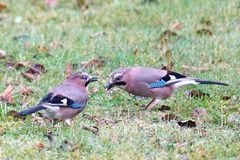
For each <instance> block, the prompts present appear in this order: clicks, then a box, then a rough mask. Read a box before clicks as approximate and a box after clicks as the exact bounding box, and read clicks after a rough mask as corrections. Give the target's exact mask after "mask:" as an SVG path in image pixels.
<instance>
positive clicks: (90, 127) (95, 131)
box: [82, 125, 99, 135]
mask: <svg viewBox="0 0 240 160" xmlns="http://www.w3.org/2000/svg"><path fill="white" fill-rule="evenodd" d="M82 129H85V130H87V131H91V132H92V133H93V134H96V135H98V134H99V128H98V127H97V126H87V125H83V126H82Z"/></svg>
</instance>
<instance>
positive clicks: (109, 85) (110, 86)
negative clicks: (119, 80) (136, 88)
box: [105, 83, 116, 90]
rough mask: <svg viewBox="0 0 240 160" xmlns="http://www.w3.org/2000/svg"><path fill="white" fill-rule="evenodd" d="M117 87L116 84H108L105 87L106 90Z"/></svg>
mask: <svg viewBox="0 0 240 160" xmlns="http://www.w3.org/2000/svg"><path fill="white" fill-rule="evenodd" d="M115 85H116V83H107V84H106V85H105V90H109V89H111V88H113V87H114V86H115Z"/></svg>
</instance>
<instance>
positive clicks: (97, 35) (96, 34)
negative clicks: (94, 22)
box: [90, 32, 106, 38]
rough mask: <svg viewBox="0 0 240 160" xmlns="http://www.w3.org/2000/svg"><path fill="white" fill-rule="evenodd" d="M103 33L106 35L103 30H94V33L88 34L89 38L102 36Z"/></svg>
mask: <svg viewBox="0 0 240 160" xmlns="http://www.w3.org/2000/svg"><path fill="white" fill-rule="evenodd" d="M104 35H106V33H105V32H96V33H94V34H92V35H91V36H90V38H97V37H100V36H104Z"/></svg>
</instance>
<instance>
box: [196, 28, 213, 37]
mask: <svg viewBox="0 0 240 160" xmlns="http://www.w3.org/2000/svg"><path fill="white" fill-rule="evenodd" d="M196 33H197V34H198V35H200V36H202V35H207V36H212V34H213V33H212V31H211V30H210V29H207V28H202V29H199V30H197V31H196Z"/></svg>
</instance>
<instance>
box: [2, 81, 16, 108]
mask: <svg viewBox="0 0 240 160" xmlns="http://www.w3.org/2000/svg"><path fill="white" fill-rule="evenodd" d="M13 90H14V86H13V85H8V86H7V88H6V89H5V90H4V91H3V92H2V93H0V101H5V102H7V103H9V104H13V103H14V101H13V97H12V92H13Z"/></svg>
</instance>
